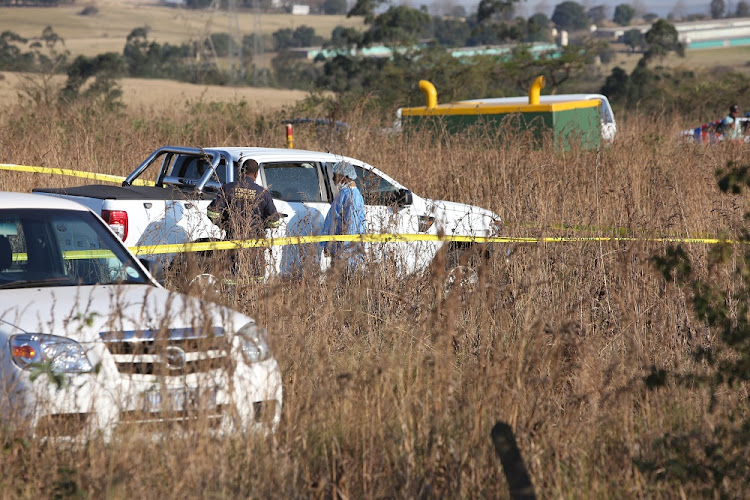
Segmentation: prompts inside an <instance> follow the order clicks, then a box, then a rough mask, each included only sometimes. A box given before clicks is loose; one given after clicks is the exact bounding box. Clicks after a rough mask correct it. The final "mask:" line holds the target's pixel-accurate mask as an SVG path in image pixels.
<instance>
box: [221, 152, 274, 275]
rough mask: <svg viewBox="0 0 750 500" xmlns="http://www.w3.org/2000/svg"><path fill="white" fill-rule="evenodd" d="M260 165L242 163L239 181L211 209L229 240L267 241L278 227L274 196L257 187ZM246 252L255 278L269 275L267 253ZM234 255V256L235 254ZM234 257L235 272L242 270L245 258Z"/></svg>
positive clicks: (227, 187)
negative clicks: (267, 271) (269, 229)
mask: <svg viewBox="0 0 750 500" xmlns="http://www.w3.org/2000/svg"><path fill="white" fill-rule="evenodd" d="M258 170H259V165H258V162H256V161H255V160H253V159H250V158H244V159H241V160H240V164H239V169H238V178H237V180H236V181H235V182H230V183H228V184H226V185H224V186H223V188H222V189H221V191H219V194H218V195H217V196H216V198H215V199H214V200H213V201H212V202H211V204H210V205H209V206H208V217H209V219H211V221H212V222H213V223H214V224H217V225H218V226H219V227H221V228H222V229H224V230H225V231H226V239H228V240H245V239H254V238H264V237H265V234H266V228H268V227H275V225H276V224H278V218H279V214H278V212H277V211H276V206H275V205H274V203H273V198H272V197H271V193H270V192H269V191H268V190H267V189H264V188H263V187H262V186H260V185H258V184H257V183H256V180H257V179H258ZM250 250H251V251H250V252H242V254H241V255H242V257H244V256H247V257H248V263H249V264H250V271H251V273H252V274H253V276H256V277H257V276H263V275H264V274H265V250H264V249H263V248H252V249H250ZM233 254H234V252H233ZM242 257H240V258H239V259H238V255H237V254H234V255H232V261H233V265H232V268H233V272H235V273H236V272H237V271H238V270H240V269H241V268H242V266H241V264H242V262H241V261H242V260H244V258H242Z"/></svg>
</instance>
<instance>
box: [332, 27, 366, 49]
mask: <svg viewBox="0 0 750 500" xmlns="http://www.w3.org/2000/svg"><path fill="white" fill-rule="evenodd" d="M361 43H362V33H361V32H360V31H359V30H357V29H355V28H346V27H344V26H336V27H335V28H333V31H332V32H331V39H330V40H326V41H325V42H324V43H323V47H326V48H329V47H330V48H337V49H344V48H349V47H356V46H359V45H360V44H361Z"/></svg>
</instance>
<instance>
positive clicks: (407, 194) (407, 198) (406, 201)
mask: <svg viewBox="0 0 750 500" xmlns="http://www.w3.org/2000/svg"><path fill="white" fill-rule="evenodd" d="M394 194H395V202H396V205H398V206H399V207H406V206H408V205H411V204H412V202H413V201H414V200H413V198H412V195H411V191H409V190H408V189H399V190H398V191H396V192H395V193H394Z"/></svg>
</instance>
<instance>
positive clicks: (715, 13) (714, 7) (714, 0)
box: [711, 0, 727, 19]
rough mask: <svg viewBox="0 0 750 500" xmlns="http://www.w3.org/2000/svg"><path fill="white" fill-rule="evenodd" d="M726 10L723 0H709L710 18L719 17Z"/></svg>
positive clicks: (722, 15)
mask: <svg viewBox="0 0 750 500" xmlns="http://www.w3.org/2000/svg"><path fill="white" fill-rule="evenodd" d="M726 10H727V4H726V3H724V0H711V18H712V19H721V18H722V17H724V14H725V13H726Z"/></svg>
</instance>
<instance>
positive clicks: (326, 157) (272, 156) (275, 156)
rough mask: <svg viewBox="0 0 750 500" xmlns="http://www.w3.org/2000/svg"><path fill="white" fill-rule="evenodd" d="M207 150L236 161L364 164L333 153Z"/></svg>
mask: <svg viewBox="0 0 750 500" xmlns="http://www.w3.org/2000/svg"><path fill="white" fill-rule="evenodd" d="M205 149H218V150H221V151H226V152H227V153H229V154H231V155H232V158H234V159H235V160H236V159H238V158H239V157H240V155H242V156H250V157H251V158H253V159H254V160H257V161H258V162H266V161H295V160H297V161H300V160H315V161H330V162H337V161H342V160H346V161H351V162H355V163H364V162H362V161H361V160H357V159H355V158H350V157H348V156H343V155H337V154H333V153H323V152H320V151H306V150H304V149H287V148H260V147H221V146H217V147H212V148H205Z"/></svg>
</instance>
